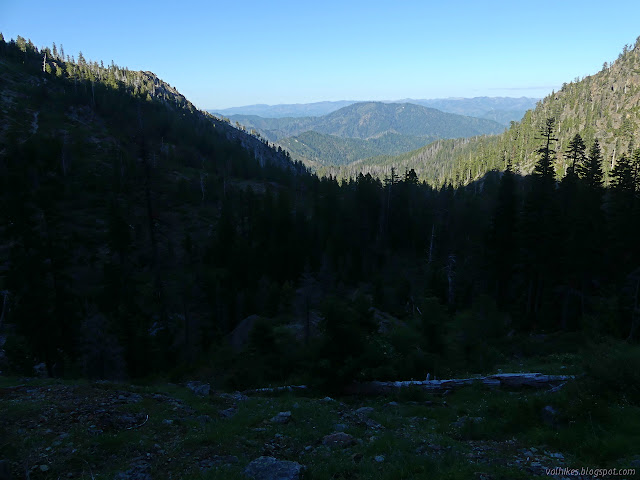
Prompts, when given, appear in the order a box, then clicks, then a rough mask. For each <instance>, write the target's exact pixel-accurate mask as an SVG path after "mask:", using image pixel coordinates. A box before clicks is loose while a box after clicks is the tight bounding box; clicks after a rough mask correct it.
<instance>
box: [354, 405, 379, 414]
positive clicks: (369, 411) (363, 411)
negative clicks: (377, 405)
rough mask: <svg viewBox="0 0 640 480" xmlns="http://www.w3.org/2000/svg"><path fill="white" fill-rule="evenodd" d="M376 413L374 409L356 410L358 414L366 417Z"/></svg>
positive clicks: (363, 408) (361, 408) (362, 408)
mask: <svg viewBox="0 0 640 480" xmlns="http://www.w3.org/2000/svg"><path fill="white" fill-rule="evenodd" d="M374 411H375V409H374V408H373V407H360V408H359V409H357V410H356V414H357V415H362V416H366V415H369V414H370V413H373V412H374Z"/></svg>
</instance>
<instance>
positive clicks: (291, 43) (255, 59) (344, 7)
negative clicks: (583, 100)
mask: <svg viewBox="0 0 640 480" xmlns="http://www.w3.org/2000/svg"><path fill="white" fill-rule="evenodd" d="M639 19H640V2H638V1H637V0H636V1H617V2H612V3H611V4H609V3H603V2H601V1H589V0H582V1H574V0H561V1H557V0H554V1H547V0H537V1H535V2H534V1H528V2H521V1H519V0H511V1H508V2H507V1H502V0H495V1H482V0H473V1H456V0H449V1H442V0H440V1H432V0H421V1H413V0H405V1H403V0H398V1H396V2H391V1H389V0H386V1H377V0H368V1H360V0H354V1H350V0H340V1H334V0H323V1H322V2H320V1H317V2H306V1H304V0H302V1H283V0H271V1H262V2H259V1H254V0H241V1H234V0H223V1H219V0H209V1H189V0H183V1H175V0H173V1H171V2H168V1H164V0H155V1H153V2H151V1H146V0H142V1H138V0H133V1H132V0H129V1H126V2H125V1H120V0H110V1H108V2H92V1H87V0H83V1H74V0H69V1H67V0H62V1H59V2H52V1H51V0H48V1H41V0H29V1H26V0H0V32H2V33H3V35H4V37H5V39H6V40H9V39H11V38H13V39H15V38H16V36H17V35H22V36H23V37H25V38H28V39H31V40H32V42H33V43H34V44H35V45H36V46H37V47H44V46H51V45H52V43H53V42H55V43H56V44H57V45H58V47H59V46H60V45H63V47H64V52H65V54H67V55H74V56H75V57H76V58H77V56H78V52H80V51H82V53H83V55H84V57H85V58H86V59H87V60H89V59H90V60H96V61H100V60H103V61H104V63H105V64H106V63H110V62H111V61H112V60H113V61H114V62H115V63H116V64H118V65H120V66H126V67H128V68H129V69H131V70H149V71H152V72H154V73H156V74H157V75H158V76H159V77H160V78H162V79H163V80H164V81H166V82H168V83H169V84H171V85H172V86H174V87H176V88H177V89H178V90H179V91H180V92H181V93H182V94H184V95H185V96H186V97H187V98H188V99H189V100H191V101H192V102H193V103H194V104H195V105H196V106H197V107H198V108H201V109H222V108H227V107H232V106H243V105H250V104H256V103H263V104H270V105H273V104H281V103H310V102H318V101H325V100H395V99H404V98H446V97H478V96H489V97H498V96H509V97H521V96H527V97H538V98H540V97H544V96H546V95H547V94H549V93H551V91H552V90H557V89H559V88H560V87H561V85H562V83H564V82H567V83H568V82H570V81H572V80H574V79H575V78H577V77H580V78H581V77H583V76H586V75H590V74H593V73H596V72H598V71H599V70H600V69H601V68H602V64H603V63H604V62H605V61H607V62H611V61H613V60H615V59H616V58H617V57H618V55H619V53H620V52H621V51H622V48H623V47H624V45H626V44H634V43H635V41H636V38H637V37H638V36H640V22H639V21H638V20H639Z"/></svg>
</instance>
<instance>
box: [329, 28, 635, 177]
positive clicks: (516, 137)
mask: <svg viewBox="0 0 640 480" xmlns="http://www.w3.org/2000/svg"><path fill="white" fill-rule="evenodd" d="M549 117H553V118H555V120H556V125H557V130H556V138H558V143H557V145H556V148H555V154H554V161H553V165H554V168H555V170H556V173H557V178H561V177H562V176H563V175H564V173H566V170H567V168H568V166H569V165H570V163H571V160H569V159H568V158H569V157H570V156H568V155H567V149H568V148H569V144H570V142H571V140H573V139H574V137H575V135H576V134H579V135H580V136H581V138H582V139H583V141H584V142H585V143H586V144H587V145H591V144H592V143H593V141H594V140H596V139H597V140H598V142H599V144H600V147H601V149H602V155H603V157H604V158H605V160H606V161H605V164H604V169H605V173H609V172H611V171H612V169H613V168H614V167H615V165H616V163H617V161H618V160H619V159H620V157H621V155H622V154H626V155H627V156H629V155H631V154H632V152H633V151H634V148H635V147H636V146H637V145H638V139H637V135H638V133H637V132H638V129H639V128H640V40H639V41H636V43H635V45H634V46H630V45H627V46H625V47H624V49H623V51H622V52H621V53H620V55H619V57H618V59H617V60H615V61H614V62H611V64H609V63H607V62H605V63H604V65H603V68H602V70H601V71H600V72H598V73H596V74H594V75H591V76H588V77H585V78H583V79H581V80H580V79H575V80H574V81H572V82H569V83H565V84H564V85H563V86H562V88H561V89H560V90H559V91H558V92H554V93H552V94H551V95H549V96H547V97H546V98H544V99H543V100H542V101H541V102H540V103H539V104H538V106H537V107H536V108H535V109H534V110H531V111H529V112H527V113H526V114H525V116H524V118H523V119H522V121H520V122H513V123H512V125H511V127H510V128H509V129H508V130H507V131H506V132H505V133H503V134H502V135H499V136H497V137H495V138H490V137H480V138H478V139H476V140H473V141H469V140H466V139H465V140H455V141H437V142H436V143H435V144H433V145H428V146H426V147H424V148H422V149H419V150H417V151H415V152H412V153H410V154H403V155H401V156H399V157H397V158H390V157H379V158H375V159H369V160H367V161H366V165H364V166H363V170H364V171H365V172H371V173H372V174H375V175H380V176H384V175H388V174H389V172H390V169H391V167H392V166H394V167H395V168H396V169H397V170H403V169H404V168H405V167H408V168H414V169H415V170H416V172H417V173H418V175H420V178H423V179H425V180H427V181H430V182H434V184H437V185H443V184H446V183H447V182H453V183H454V185H455V184H460V183H468V182H470V181H473V180H475V179H479V178H481V177H482V176H483V175H484V174H485V173H486V172H488V171H490V170H493V169H495V170H504V168H505V159H511V161H512V162H513V165H514V169H515V170H516V171H517V172H519V173H521V174H528V173H531V171H532V170H533V166H534V164H535V162H536V160H537V158H538V153H537V149H538V148H539V131H540V129H541V128H542V127H543V126H544V124H545V121H546V119H547V118H549ZM358 171H360V170H359V166H358V165H353V166H348V167H343V168H342V169H337V168H336V169H327V170H325V172H326V173H331V174H333V175H338V176H339V177H343V176H344V177H348V176H349V175H353V174H356V173H357V172H358Z"/></svg>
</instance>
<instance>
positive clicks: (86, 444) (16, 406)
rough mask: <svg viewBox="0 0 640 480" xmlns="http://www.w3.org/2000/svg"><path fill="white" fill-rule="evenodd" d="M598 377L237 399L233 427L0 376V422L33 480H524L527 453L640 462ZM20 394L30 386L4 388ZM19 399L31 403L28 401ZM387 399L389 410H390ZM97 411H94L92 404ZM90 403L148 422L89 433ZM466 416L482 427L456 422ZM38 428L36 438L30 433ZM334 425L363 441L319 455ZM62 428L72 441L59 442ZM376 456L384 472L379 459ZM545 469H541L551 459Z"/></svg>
mask: <svg viewBox="0 0 640 480" xmlns="http://www.w3.org/2000/svg"><path fill="white" fill-rule="evenodd" d="M602 348H604V347H602ZM605 350H606V352H608V353H606V352H605V353H606V355H605V356H604V357H601V356H598V355H595V354H594V355H595V356H594V358H605V360H606V359H609V360H607V361H611V362H613V363H612V365H617V364H619V363H620V362H622V361H623V360H624V359H625V358H628V359H633V358H635V350H634V349H627V348H626V347H616V349H614V350H611V348H608V349H605ZM629 361H631V360H629ZM519 363H522V370H525V371H526V370H529V369H531V370H534V371H541V372H543V373H550V371H553V370H554V369H556V370H570V371H571V372H575V373H576V374H578V375H579V374H581V373H582V372H583V371H584V370H582V371H581V370H580V369H581V368H584V367H585V362H583V361H582V357H581V356H579V355H578V354H576V353H565V354H552V355H547V356H544V355H539V356H535V357H532V358H528V359H525V360H523V361H514V363H512V364H506V365H504V366H503V371H505V370H506V369H509V371H514V370H515V366H516V365H517V364H519ZM562 366H565V367H566V368H565V369H561V368H560V367H562ZM535 367H539V368H535ZM501 368H502V367H501ZM605 370H606V369H605ZM593 372H594V373H593V375H591V376H590V377H588V378H587V377H580V378H578V379H577V380H575V381H571V382H569V383H567V385H566V386H565V387H564V388H563V389H562V390H560V391H559V392H556V393H549V392H546V391H539V390H533V389H532V390H522V391H507V390H503V389H490V388H487V387H484V386H482V385H473V386H469V387H465V388H462V389H460V390H457V391H455V392H452V393H450V394H448V395H444V396H442V395H435V394H429V393H425V392H423V391H418V390H415V389H406V391H403V392H401V393H399V394H396V395H390V396H380V397H369V398H364V397H345V398H337V397H336V399H335V401H323V400H321V399H320V398H321V396H319V397H315V396H299V395H296V394H292V393H285V394H281V395H271V396H263V397H258V396H255V397H250V398H249V399H248V400H247V401H240V402H235V408H236V413H235V415H234V416H232V417H231V418H223V417H221V416H220V415H219V413H218V412H219V411H220V410H223V409H227V408H229V407H231V406H232V404H233V403H234V402H233V401H231V400H229V399H226V398H222V397H219V396H217V395H211V396H210V397H206V398H203V397H198V396H196V395H194V394H193V393H192V392H191V391H190V390H188V389H187V388H185V387H183V386H179V385H171V384H169V385H167V384H159V383H158V384H143V385H126V384H121V383H91V382H88V381H80V382H75V381H61V380H55V381H51V380H47V379H37V380H26V379H21V378H0V389H4V390H3V391H4V392H8V393H4V396H3V397H2V398H0V422H2V426H3V427H4V428H5V430H6V431H7V436H6V438H7V440H8V441H7V440H5V442H4V443H3V444H0V457H2V458H6V459H8V460H9V461H10V462H14V463H15V462H17V461H18V459H25V458H26V459H28V461H29V464H30V465H32V466H33V465H39V464H42V463H43V462H45V463H46V465H48V466H49V467H50V470H49V471H48V472H47V473H48V474H49V476H48V477H47V476H46V475H45V476H42V475H41V476H40V477H38V475H40V473H41V472H40V473H39V472H35V473H33V475H32V478H57V477H58V476H60V477H61V478H64V477H65V475H66V474H67V473H73V474H74V475H75V476H76V477H77V478H81V477H82V475H85V477H86V478H88V477H89V476H90V473H89V472H90V470H89V469H91V473H92V474H93V476H94V478H95V479H108V478H113V477H114V476H115V475H116V474H117V473H118V472H123V471H126V470H128V469H129V468H131V462H132V461H133V460H134V459H135V458H136V457H142V458H148V463H149V472H150V474H151V475H152V476H153V477H154V478H155V477H165V476H166V475H167V472H171V473H172V476H173V477H174V478H178V477H179V478H185V479H213V478H216V479H241V478H244V476H243V473H242V472H243V470H244V468H245V467H246V465H247V464H248V463H249V462H251V461H252V460H253V459H255V458H257V457H259V456H261V455H273V456H275V457H277V458H279V459H282V460H293V461H298V462H300V463H301V464H303V465H305V466H306V468H307V473H306V474H305V477H304V478H305V480H309V479H311V480H313V479H325V478H336V479H380V480H386V479H389V480H391V479H410V478H433V479H453V480H456V479H467V478H476V477H478V475H479V474H480V473H482V474H486V475H487V477H486V478H489V477H490V478H492V479H524V478H530V476H531V473H530V472H527V471H526V469H525V468H524V464H523V463H522V462H523V461H524V460H523V453H522V451H524V450H527V449H530V448H532V447H533V448H537V449H538V452H544V451H547V452H560V453H562V454H563V455H564V462H565V465H566V466H578V467H579V466H584V465H593V466H597V467H621V466H624V463H625V460H624V459H630V458H633V456H634V455H636V454H637V449H636V446H637V445H639V444H640V405H638V404H637V403H635V401H634V400H633V399H634V398H635V397H628V396H627V397H625V396H624V395H618V396H616V395H612V392H611V391H610V389H611V388H614V387H615V389H618V390H620V391H622V392H623V393H624V387H625V385H624V384H623V383H621V382H623V379H620V378H616V379H615V382H616V383H615V384H613V387H610V386H609V383H607V381H608V380H607V377H606V376H603V375H602V373H601V372H600V371H598V370H593ZM15 385H28V387H26V388H20V389H11V388H7V387H11V386H15ZM27 388H28V389H29V390H31V391H36V393H37V394H36V395H31V394H26V389H27ZM618 390H616V391H618ZM10 392H14V393H10ZM15 392H21V393H19V394H18V393H15ZM127 392H129V393H135V394H137V395H140V396H141V397H142V400H141V401H139V402H137V403H133V402H127V401H122V400H121V399H120V400H118V396H119V395H121V394H125V397H126V398H129V395H126V393H127ZM155 394H161V395H162V396H161V397H159V398H158V397H154V395H155ZM12 395H13V396H12ZM43 395H45V396H43ZM58 395H59V396H60V400H59V401H58V399H57V396H58ZM65 399H66V400H65ZM70 399H73V401H72V402H71V403H68V402H70ZM391 401H395V402H397V404H395V405H389V402H391ZM65 402H67V403H68V404H67V403H65ZM87 402H88V403H87ZM91 402H94V403H95V405H92V406H89V405H88V404H89V403H91ZM85 403H87V405H84V404H85ZM101 404H104V405H105V406H100V405H101ZM83 405H84V407H83ZM98 406H99V408H102V409H105V410H106V411H107V414H106V415H107V417H109V416H112V417H113V418H116V419H117V418H118V415H127V414H128V415H134V416H135V418H136V419H144V418H146V416H147V415H148V420H147V421H146V422H144V424H143V425H138V424H137V423H136V425H134V426H133V428H127V426H130V425H129V424H118V423H117V422H116V423H115V424H109V423H107V424H105V425H107V426H108V427H105V429H104V432H103V433H101V434H97V435H96V434H92V433H91V429H90V428H88V427H89V424H90V423H91V422H96V424H98V425H99V423H98V422H99V421H101V420H100V418H98V417H96V418H94V417H91V416H89V417H87V419H86V420H82V418H84V417H82V415H89V413H88V412H93V411H94V410H95V408H98ZM362 406H370V407H373V408H374V411H373V412H371V413H369V414H368V415H366V418H369V419H370V420H372V421H374V422H376V423H377V424H379V425H380V426H381V427H380V428H375V429H374V428H371V427H370V426H367V425H366V423H365V422H364V421H363V419H364V418H365V417H364V416H360V415H358V414H356V413H355V412H356V410H357V409H358V408H360V407H362ZM545 406H552V407H553V408H554V409H555V410H556V411H557V412H558V414H557V416H556V417H555V419H554V422H553V423H545V421H544V418H543V415H542V412H543V410H544V408H545ZM72 409H75V410H77V411H78V413H76V414H74V415H73V417H74V418H75V417H77V415H78V414H80V417H81V420H77V419H76V420H75V421H74V422H73V423H69V422H67V423H68V425H67V423H64V422H62V423H61V422H60V421H59V420H55V418H58V417H55V414H56V413H58V415H69V414H70V413H69V410H72ZM282 411H291V412H292V417H291V421H290V422H289V423H287V424H275V423H272V422H270V421H269V419H270V418H271V417H273V416H274V415H276V414H277V413H278V412H282ZM201 415H208V416H209V417H210V421H209V422H208V423H202V422H200V421H198V419H197V417H198V416H201ZM41 416H45V417H48V420H47V422H44V421H43V422H38V419H39V418H40V417H41ZM462 417H469V418H474V417H480V418H482V420H481V421H478V422H473V421H468V422H466V423H464V424H462V425H456V424H455V422H457V421H458V420H459V419H460V418H462ZM60 418H62V417H60ZM34 419H35V420H34ZM165 420H173V423H170V424H168V423H167V422H165ZM34 421H35V422H36V423H35V426H36V428H33V429H29V428H28V427H29V426H30V425H31V423H33V422H34ZM30 422H31V423H30ZM56 422H57V423H56ZM83 422H84V423H83ZM337 424H342V425H343V427H342V429H343V430H344V431H345V432H346V433H348V434H350V435H352V436H353V437H354V438H355V439H356V440H357V443H356V444H355V445H353V446H350V447H348V448H342V447H328V446H324V445H322V438H323V437H324V436H325V435H327V434H330V433H332V432H334V431H335V430H336V425H337ZM109 425H111V426H109ZM114 425H115V426H114ZM19 428H22V429H23V430H21V431H19V430H18V429H19ZM47 429H52V431H48V430H47ZM64 429H66V430H65V432H66V434H67V436H66V437H64V438H62V439H61V438H60V434H61V430H64ZM20 432H21V433H20ZM47 432H49V433H47ZM47 448H52V449H53V450H46V449H47ZM72 449H74V452H73V453H72ZM147 454H149V455H150V456H149V457H147ZM379 455H382V456H384V461H382V462H378V461H376V460H375V457H376V456H379ZM540 455H543V454H542V453H540ZM215 456H234V457H236V458H237V459H238V461H237V463H232V464H230V465H219V466H218V467H217V468H213V469H211V470H206V471H205V470H203V471H201V469H200V466H201V463H200V462H202V461H203V460H205V459H210V458H214V457H215ZM544 458H546V459H547V463H549V462H552V461H553V460H552V459H551V460H550V459H549V458H548V457H544ZM169 459H171V460H169ZM518 462H520V463H518ZM551 465H552V464H551V463H549V465H548V466H551ZM16 473H17V472H16ZM476 474H478V475H476Z"/></svg>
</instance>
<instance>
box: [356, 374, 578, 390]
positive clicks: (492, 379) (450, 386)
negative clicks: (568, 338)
mask: <svg viewBox="0 0 640 480" xmlns="http://www.w3.org/2000/svg"><path fill="white" fill-rule="evenodd" d="M573 378H574V377H573V375H543V374H542V373H499V374H496V375H489V376H486V377H472V378H453V379H448V380H407V381H396V382H380V381H372V382H362V383H353V384H351V385H349V386H348V387H347V388H346V389H345V393H346V394H349V395H385V394H389V393H396V392H399V391H400V390H401V389H402V388H408V387H413V388H418V389H421V390H424V391H425V392H428V393H444V392H448V391H450V390H455V389H457V388H460V387H464V386H468V385H473V384H482V385H485V386H487V387H492V388H496V387H501V386H502V387H509V388H523V387H531V388H544V387H555V386H557V385H559V384H561V383H563V382H566V381H567V380H571V379H573Z"/></svg>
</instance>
